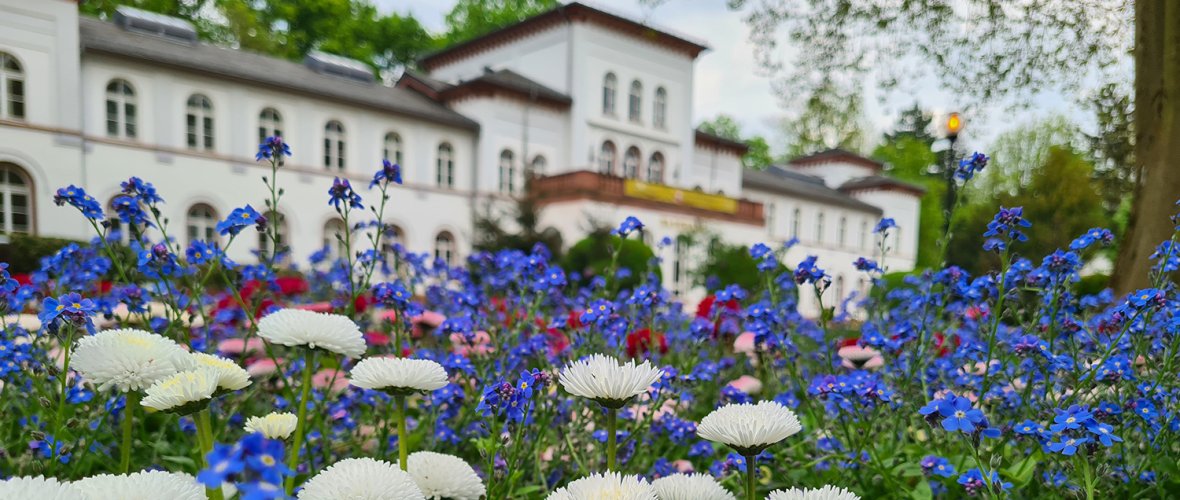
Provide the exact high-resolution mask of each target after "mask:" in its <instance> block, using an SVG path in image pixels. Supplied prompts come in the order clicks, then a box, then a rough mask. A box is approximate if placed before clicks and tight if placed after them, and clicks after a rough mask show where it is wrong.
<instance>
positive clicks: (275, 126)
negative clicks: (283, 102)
mask: <svg viewBox="0 0 1180 500" xmlns="http://www.w3.org/2000/svg"><path fill="white" fill-rule="evenodd" d="M282 136H283V115H280V114H279V112H278V110H276V109H275V108H266V109H263V110H262V112H261V113H259V114H258V143H259V144H262V143H264V142H266V139H267V138H268V137H282Z"/></svg>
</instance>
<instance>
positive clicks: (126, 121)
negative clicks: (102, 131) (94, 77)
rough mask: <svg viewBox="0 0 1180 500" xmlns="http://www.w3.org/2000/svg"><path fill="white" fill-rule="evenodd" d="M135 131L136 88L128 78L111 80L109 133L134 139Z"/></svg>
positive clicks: (108, 92) (109, 91)
mask: <svg viewBox="0 0 1180 500" xmlns="http://www.w3.org/2000/svg"><path fill="white" fill-rule="evenodd" d="M135 132H136V130H135V89H134V88H132V87H131V84H130V83H127V80H123V79H115V80H111V82H110V83H108V84H107V135H108V136H111V137H118V138H122V139H134V138H135Z"/></svg>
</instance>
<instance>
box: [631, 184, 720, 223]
mask: <svg viewBox="0 0 1180 500" xmlns="http://www.w3.org/2000/svg"><path fill="white" fill-rule="evenodd" d="M623 194H625V195H627V196H629V197H631V198H638V199H642V200H651V201H658V202H662V203H670V204H673V205H682V206H686V207H694V208H700V209H703V210H710V211H713V212H722V213H727V214H733V213H737V210H738V201H737V200H735V199H733V198H728V197H725V196H719V195H715V194H708V193H699V192H696V191H688V190H684V189H677V188H674V187H669V186H664V185H661V184H649V183H646V182H640V181H637V180H634V179H627V181H626V182H625V183H624V184H623Z"/></svg>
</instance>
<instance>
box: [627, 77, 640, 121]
mask: <svg viewBox="0 0 1180 500" xmlns="http://www.w3.org/2000/svg"><path fill="white" fill-rule="evenodd" d="M627 118H629V119H630V120H631V121H633V122H637V121H639V120H641V119H642V118H643V84H642V83H639V80H634V81H632V82H631V95H630V97H629V98H628V99H627Z"/></svg>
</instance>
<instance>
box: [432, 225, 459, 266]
mask: <svg viewBox="0 0 1180 500" xmlns="http://www.w3.org/2000/svg"><path fill="white" fill-rule="evenodd" d="M434 259H435V260H439V259H441V260H442V261H443V262H444V263H446V265H447V267H450V266H452V265H454V260H455V237H454V236H451V233H449V232H447V231H443V232H441V233H438V236H435V237H434Z"/></svg>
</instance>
